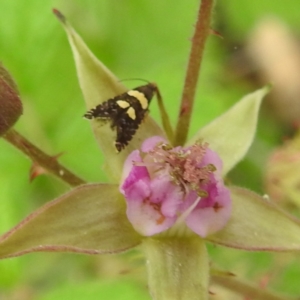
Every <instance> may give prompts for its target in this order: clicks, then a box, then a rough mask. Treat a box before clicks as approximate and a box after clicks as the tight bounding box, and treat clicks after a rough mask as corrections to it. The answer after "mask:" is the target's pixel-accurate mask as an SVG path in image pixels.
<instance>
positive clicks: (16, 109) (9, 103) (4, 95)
mask: <svg viewBox="0 0 300 300" xmlns="http://www.w3.org/2000/svg"><path fill="white" fill-rule="evenodd" d="M22 112H23V108H22V103H21V100H20V98H19V95H18V90H17V86H16V84H15V82H14V80H13V79H12V77H11V76H10V74H9V73H8V72H7V70H6V69H5V68H4V67H3V66H2V65H1V64H0V136H2V135H3V134H4V133H5V132H6V131H8V130H9V129H10V128H11V127H12V126H13V125H14V124H15V123H16V121H17V120H18V118H19V117H20V115H21V114H22Z"/></svg>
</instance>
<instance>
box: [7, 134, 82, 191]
mask: <svg viewBox="0 0 300 300" xmlns="http://www.w3.org/2000/svg"><path fill="white" fill-rule="evenodd" d="M3 138H4V139H5V140H6V141H8V142H9V143H11V144H12V145H14V146H15V147H16V148H18V149H19V150H21V151H22V152H23V153H24V154H25V155H27V156H28V157H29V158H30V159H31V160H32V161H33V162H34V163H37V164H38V165H39V166H41V167H42V168H44V169H45V170H47V171H48V172H49V173H52V174H53V175H55V176H56V177H58V178H59V179H61V180H63V181H64V182H66V183H67V184H69V185H71V186H78V185H81V184H84V183H86V182H85V181H84V180H82V179H81V178H79V177H77V176H76V175H74V174H73V173H72V172H71V171H69V170H68V169H66V168H65V167H63V166H62V165H61V164H59V163H58V161H57V159H56V158H54V157H52V156H49V155H47V154H46V153H44V152H43V151H42V150H41V149H39V148H38V147H36V146H35V145H33V144H32V143H31V142H29V141H28V140H27V139H26V138H25V137H23V136H22V135H21V134H19V133H18V132H17V131H15V130H14V129H11V130H9V131H8V132H6V134H5V135H4V136H3Z"/></svg>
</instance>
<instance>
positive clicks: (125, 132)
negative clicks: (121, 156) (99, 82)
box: [84, 83, 158, 152]
mask: <svg viewBox="0 0 300 300" xmlns="http://www.w3.org/2000/svg"><path fill="white" fill-rule="evenodd" d="M156 93H158V89H157V86H156V84H154V83H148V84H146V85H142V86H139V87H136V88H135V89H132V90H129V91H128V92H126V93H123V94H121V95H118V96H116V97H114V98H111V99H108V100H107V101H105V102H103V103H101V104H99V105H97V106H96V107H94V108H92V109H91V110H89V111H88V112H86V113H85V115H84V117H85V118H87V119H98V120H100V121H102V122H103V123H107V122H110V127H111V129H112V130H116V132H117V137H116V140H115V147H116V150H117V152H120V151H121V150H123V149H124V148H125V147H126V146H127V145H128V143H129V142H130V141H131V139H132V138H133V136H134V134H135V132H136V131H137V129H138V128H139V126H140V124H141V122H142V121H143V120H144V118H145V117H146V115H147V113H148V112H149V104H150V102H151V100H152V98H153V96H154V95H155V94H156Z"/></svg>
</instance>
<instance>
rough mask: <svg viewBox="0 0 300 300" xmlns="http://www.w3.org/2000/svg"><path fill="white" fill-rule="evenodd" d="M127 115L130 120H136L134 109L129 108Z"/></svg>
mask: <svg viewBox="0 0 300 300" xmlns="http://www.w3.org/2000/svg"><path fill="white" fill-rule="evenodd" d="M127 115H128V116H129V118H130V119H132V120H135V118H136V115H135V110H134V108H132V107H129V108H128V110H127Z"/></svg>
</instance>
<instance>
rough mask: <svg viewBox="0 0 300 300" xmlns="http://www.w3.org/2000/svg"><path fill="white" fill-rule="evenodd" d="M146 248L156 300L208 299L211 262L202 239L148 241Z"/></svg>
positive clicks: (144, 248)
mask: <svg viewBox="0 0 300 300" xmlns="http://www.w3.org/2000/svg"><path fill="white" fill-rule="evenodd" d="M142 245H143V250H144V252H145V256H146V259H147V268H148V277H149V280H148V284H149V288H150V293H151V295H152V297H153V299H155V300H166V299H172V300H185V299H186V300H194V299H201V300H205V299H208V281H209V259H208V255H207V251H206V246H205V243H204V241H203V240H202V239H200V238H199V237H196V238H195V237H193V238H178V237H176V238H174V237H173V238H161V239H153V238H146V239H144V241H143V244H142Z"/></svg>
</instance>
